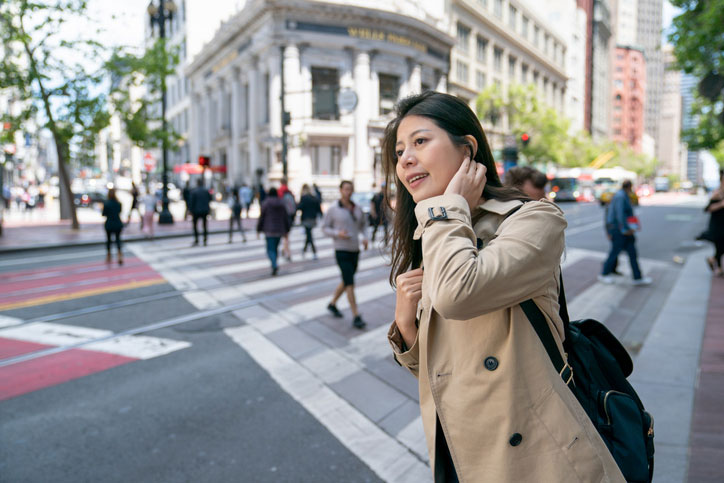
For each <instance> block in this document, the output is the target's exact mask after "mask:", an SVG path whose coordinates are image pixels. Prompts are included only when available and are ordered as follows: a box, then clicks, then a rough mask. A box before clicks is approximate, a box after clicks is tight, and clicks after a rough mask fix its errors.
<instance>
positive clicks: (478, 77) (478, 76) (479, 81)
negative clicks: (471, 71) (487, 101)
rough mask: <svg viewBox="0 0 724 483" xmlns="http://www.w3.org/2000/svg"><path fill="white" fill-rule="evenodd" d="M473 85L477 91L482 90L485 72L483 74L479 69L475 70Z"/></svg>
mask: <svg viewBox="0 0 724 483" xmlns="http://www.w3.org/2000/svg"><path fill="white" fill-rule="evenodd" d="M475 87H476V88H477V89H478V90H479V91H482V90H483V89H485V74H483V73H482V72H480V71H477V72H476V73H475Z"/></svg>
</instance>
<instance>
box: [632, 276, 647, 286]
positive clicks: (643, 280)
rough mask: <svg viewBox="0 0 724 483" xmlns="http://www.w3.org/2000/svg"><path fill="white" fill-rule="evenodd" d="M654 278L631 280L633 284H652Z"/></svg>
mask: <svg viewBox="0 0 724 483" xmlns="http://www.w3.org/2000/svg"><path fill="white" fill-rule="evenodd" d="M651 282H652V280H651V279H650V278H649V277H643V278H635V279H633V281H632V282H631V284H632V285H651Z"/></svg>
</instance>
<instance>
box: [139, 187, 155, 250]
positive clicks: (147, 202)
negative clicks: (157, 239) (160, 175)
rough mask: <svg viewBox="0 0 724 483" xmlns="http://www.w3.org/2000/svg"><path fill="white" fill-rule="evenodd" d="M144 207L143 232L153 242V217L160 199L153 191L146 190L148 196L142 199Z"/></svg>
mask: <svg viewBox="0 0 724 483" xmlns="http://www.w3.org/2000/svg"><path fill="white" fill-rule="evenodd" d="M141 204H142V205H143V226H144V229H143V231H144V232H146V233H147V235H146V236H147V237H149V238H151V239H152V240H153V215H154V214H155V213H156V211H157V205H158V197H157V196H156V195H155V194H154V193H153V191H152V190H151V189H148V190H146V194H145V195H143V196H142V197H141Z"/></svg>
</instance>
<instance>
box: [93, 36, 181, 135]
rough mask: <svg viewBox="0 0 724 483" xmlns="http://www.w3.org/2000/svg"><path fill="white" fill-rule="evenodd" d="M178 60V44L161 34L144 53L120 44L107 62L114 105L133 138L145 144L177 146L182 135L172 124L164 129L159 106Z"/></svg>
mask: <svg viewBox="0 0 724 483" xmlns="http://www.w3.org/2000/svg"><path fill="white" fill-rule="evenodd" d="M178 63H179V55H178V48H175V47H171V48H170V47H169V46H168V45H167V43H166V39H161V38H159V39H157V40H156V42H155V43H154V44H153V45H152V46H151V47H150V48H149V49H147V50H146V51H144V52H143V53H142V54H140V55H138V54H135V53H133V52H132V51H130V50H128V49H120V48H119V49H117V50H116V51H115V52H114V53H113V55H111V58H110V59H109V60H108V62H107V63H106V69H107V70H108V72H110V74H111V78H112V79H113V81H112V83H111V89H110V93H109V97H110V99H111V102H112V105H113V109H114V111H115V112H117V113H118V114H119V116H120V118H121V120H122V122H123V125H124V127H125V129H126V133H127V134H128V137H129V139H131V141H133V142H134V143H135V144H136V145H137V146H139V147H141V148H144V149H148V148H158V147H161V148H163V147H165V148H167V149H169V148H170V149H177V141H178V140H179V139H181V136H180V135H179V134H178V133H177V132H176V131H175V130H174V129H173V126H172V125H170V124H168V125H167V127H166V130H165V131H164V130H163V129H162V123H161V121H162V119H161V110H160V109H157V107H158V106H159V105H160V103H161V96H162V94H163V92H164V91H165V90H166V78H167V77H168V76H170V75H173V74H174V73H175V72H176V66H177V65H178ZM141 93H142V95H141Z"/></svg>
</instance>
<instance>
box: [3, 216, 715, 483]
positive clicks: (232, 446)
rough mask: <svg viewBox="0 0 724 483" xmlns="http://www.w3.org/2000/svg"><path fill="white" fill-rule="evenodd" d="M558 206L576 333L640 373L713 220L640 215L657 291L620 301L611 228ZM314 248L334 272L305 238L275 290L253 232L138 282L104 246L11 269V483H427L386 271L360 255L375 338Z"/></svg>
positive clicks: (19, 261)
mask: <svg viewBox="0 0 724 483" xmlns="http://www.w3.org/2000/svg"><path fill="white" fill-rule="evenodd" d="M561 207H562V208H563V210H564V211H565V213H566V217H567V219H568V223H569V227H568V230H567V249H566V254H565V258H564V261H563V267H564V277H565V283H566V293H567V296H568V302H569V304H568V305H569V312H570V313H571V318H572V319H575V318H581V317H584V316H585V317H591V318H597V319H599V320H601V321H602V322H604V323H606V325H607V326H608V327H609V328H610V329H611V330H612V331H613V332H614V334H615V335H617V336H618V337H619V338H620V339H621V340H622V341H623V342H624V344H625V345H626V347H627V348H628V349H629V350H630V351H631V352H632V354H633V355H634V356H635V355H636V354H637V353H638V352H639V350H640V349H641V347H642V344H643V343H644V341H645V340H646V337H647V335H648V333H649V330H650V329H651V325H652V324H653V322H654V320H656V318H657V316H658V315H659V311H660V310H661V309H662V307H663V306H664V302H665V301H666V300H667V299H668V298H669V295H670V292H671V290H672V287H673V286H674V284H675V282H676V281H677V279H678V277H679V275H680V273H681V271H682V266H683V265H682V264H681V263H676V262H674V261H673V260H674V257H682V258H681V259H680V260H679V262H683V263H686V262H687V260H688V259H689V257H692V258H694V257H695V258H696V260H692V263H696V264H700V265H702V266H703V265H704V261H703V258H704V254H705V253H706V254H708V251H709V246H707V245H701V244H697V243H696V242H694V241H693V239H694V237H695V236H696V234H698V233H699V232H700V231H701V230H702V229H703V228H704V226H705V223H706V216H705V214H704V213H703V211H702V209H701V206H698V205H692V206H665V205H659V206H641V207H640V208H639V210H638V213H639V216H640V218H641V222H642V225H643V230H642V232H641V233H640V236H639V237H638V248H639V253H640V260H641V265H642V269H643V271H644V273H646V274H647V275H648V276H651V277H652V278H653V280H654V283H653V285H651V286H649V287H632V286H631V285H630V282H629V280H630V275H626V274H629V273H630V270H629V266H628V261H627V260H626V259H625V257H623V256H622V257H621V259H620V264H619V267H620V270H621V271H622V272H624V274H625V276H624V277H620V278H619V279H618V280H617V282H616V283H615V284H614V285H611V286H604V285H602V284H600V283H598V282H597V281H596V276H597V274H598V273H599V271H600V267H601V262H602V260H603V259H604V258H605V255H606V251H607V249H608V240H607V239H606V237H605V235H604V232H603V228H602V221H603V214H602V213H603V212H602V209H601V208H600V207H599V206H598V205H597V204H575V203H572V204H563V205H561ZM316 233H317V245H318V250H319V257H320V259H319V261H314V260H312V259H311V256H309V255H308V256H307V257H305V258H303V257H302V256H301V253H300V252H301V248H302V246H303V238H304V236H303V230H302V228H301V227H295V228H294V230H293V233H292V240H291V246H292V252H293V261H292V262H291V263H289V262H287V263H283V264H282V265H281V269H280V275H279V276H278V277H276V278H271V277H269V262H268V260H267V259H266V255H265V250H264V246H263V244H264V240H263V238H262V239H257V238H256V236H255V234H252V233H247V236H248V238H249V241H248V243H241V241H238V235H237V241H235V242H234V243H233V244H229V243H227V239H228V238H227V235H226V234H217V235H212V236H211V237H210V240H209V246H207V247H203V246H202V247H193V248H192V247H190V243H191V239H190V238H188V239H187V238H175V239H159V240H156V241H147V242H135V243H132V244H131V243H129V244H126V245H125V248H124V249H125V253H126V258H125V264H124V265H123V266H118V265H116V264H113V265H112V266H107V265H106V264H105V262H104V255H105V250H104V248H103V247H101V246H93V247H82V248H81V247H76V248H63V249H54V250H42V251H34V252H24V253H22V252H21V253H16V254H5V255H0V257H1V258H0V260H1V262H0V273H2V281H0V287H2V291H1V295H0V357H1V358H2V360H0V399H2V402H0V405H1V406H0V407H1V408H2V414H3V418H2V421H1V422H0V425H1V427H0V432H1V433H2V435H3V448H2V456H1V458H0V460H1V461H0V474H1V475H2V478H0V479H1V480H2V481H13V482H24V481H28V482H30V481H50V480H52V481H59V482H66V481H67V482H71V481H139V482H141V481H149V482H151V481H153V482H171V481H254V482H262V481H270V482H271V481H275V482H276V481H310V482H311V481H314V482H317V481H329V482H332V481H335V482H337V481H349V482H356V481H360V482H362V481H365V482H366V481H381V480H382V481H428V480H429V479H430V476H429V470H428V468H427V449H426V446H425V442H424V437H423V433H422V427H421V424H420V420H419V408H418V405H417V387H416V381H415V380H414V378H413V377H412V376H410V375H409V374H408V373H407V372H406V371H404V370H403V369H402V368H400V367H399V366H398V365H397V364H396V363H395V362H394V361H393V359H392V357H391V351H390V348H389V346H388V344H387V341H386V340H385V335H386V332H387V328H388V326H389V323H390V321H391V320H392V318H393V312H394V301H395V298H394V293H393V291H392V289H391V288H390V287H389V282H388V275H389V269H388V267H387V265H386V262H387V258H386V256H385V254H384V253H382V252H381V250H380V248H379V246H377V247H375V248H372V249H371V250H369V251H367V252H365V253H363V255H362V256H361V260H360V269H359V272H358V276H357V301H358V304H359V306H360V312H361V314H362V316H363V317H364V319H365V321H366V322H367V324H368V325H367V329H366V330H365V331H362V332H361V331H358V330H356V329H354V328H352V327H351V315H350V313H349V310H348V309H347V303H346V300H344V298H343V299H342V300H341V301H340V304H339V307H340V309H341V310H342V312H343V313H344V315H345V318H344V319H336V318H333V317H332V316H331V315H330V314H329V313H328V312H327V311H326V309H325V307H326V304H327V303H328V299H329V298H330V295H331V293H332V291H333V289H334V287H335V286H336V284H337V283H338V280H339V274H338V269H337V267H336V265H335V263H334V257H333V250H332V245H331V241H330V240H329V239H326V238H324V237H323V236H322V235H321V232H319V230H317V232H316ZM699 259H701V260H699ZM697 266H698V265H697ZM645 402H646V401H645ZM663 454H665V451H664V452H663ZM657 465H658V463H657ZM665 465H666V463H665V461H664V462H662V463H661V466H659V468H665V467H666V466H665ZM661 471H662V472H663V471H665V470H661ZM661 481H663V480H661Z"/></svg>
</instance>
